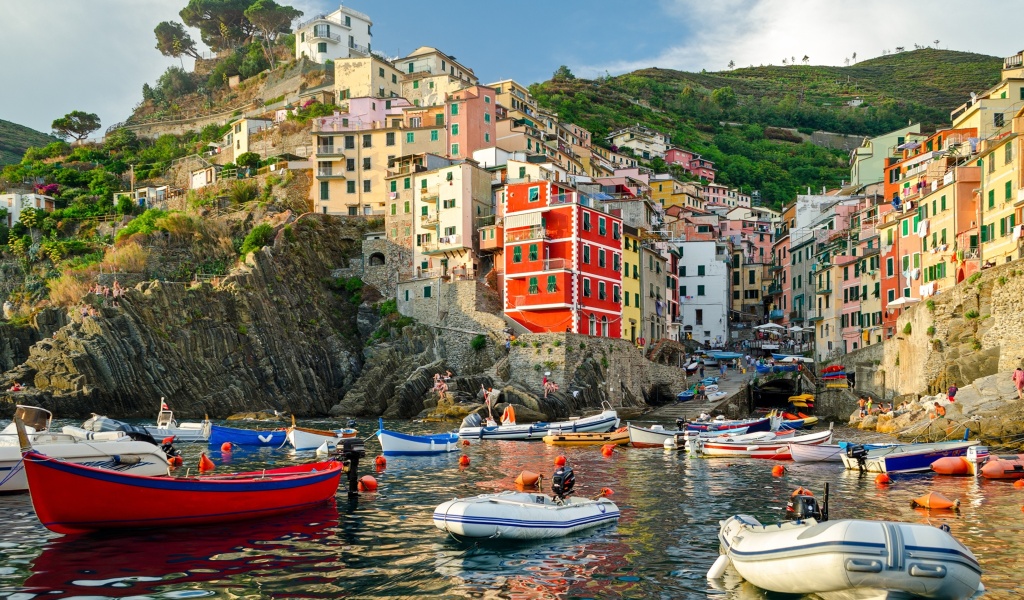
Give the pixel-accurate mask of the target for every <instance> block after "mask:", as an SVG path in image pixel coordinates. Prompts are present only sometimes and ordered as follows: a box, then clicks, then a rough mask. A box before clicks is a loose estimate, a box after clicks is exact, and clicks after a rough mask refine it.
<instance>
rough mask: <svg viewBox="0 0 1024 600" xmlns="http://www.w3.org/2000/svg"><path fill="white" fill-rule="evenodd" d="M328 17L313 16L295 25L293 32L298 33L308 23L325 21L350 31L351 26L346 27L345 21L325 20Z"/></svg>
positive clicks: (324, 15)
mask: <svg viewBox="0 0 1024 600" xmlns="http://www.w3.org/2000/svg"><path fill="white" fill-rule="evenodd" d="M353 12H354V11H353ZM328 16H330V15H329V14H327V13H320V14H318V15H314V16H313V17H311V18H309V19H306V20H305V21H303V22H301V23H299V24H298V25H296V26H295V31H298V30H300V29H302V28H304V27H306V26H307V25H309V24H310V23H312V22H313V21H327V22H328V23H333V24H335V25H341V26H342V27H344V28H345V29H352V26H351V25H347V24H346V23H345V20H344V19H339V20H335V19H328V18H327V17H328ZM364 17H365V15H364ZM365 19H366V20H367V21H368V20H369V17H365Z"/></svg>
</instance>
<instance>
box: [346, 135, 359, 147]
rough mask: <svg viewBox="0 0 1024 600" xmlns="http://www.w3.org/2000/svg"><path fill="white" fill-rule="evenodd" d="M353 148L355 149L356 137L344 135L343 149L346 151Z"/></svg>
mask: <svg viewBox="0 0 1024 600" xmlns="http://www.w3.org/2000/svg"><path fill="white" fill-rule="evenodd" d="M355 147H356V136H354V135H346V136H345V149H346V150H352V149H353V148H355Z"/></svg>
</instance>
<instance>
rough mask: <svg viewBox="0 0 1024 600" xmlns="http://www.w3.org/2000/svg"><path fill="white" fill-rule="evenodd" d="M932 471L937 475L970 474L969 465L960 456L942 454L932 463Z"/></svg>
mask: <svg viewBox="0 0 1024 600" xmlns="http://www.w3.org/2000/svg"><path fill="white" fill-rule="evenodd" d="M932 471H935V472H936V473H938V474H939V475H970V474H971V467H970V465H969V464H968V463H967V460H966V459H964V457H962V456H943V457H942V458H939V459H937V460H936V461H935V462H933V463H932Z"/></svg>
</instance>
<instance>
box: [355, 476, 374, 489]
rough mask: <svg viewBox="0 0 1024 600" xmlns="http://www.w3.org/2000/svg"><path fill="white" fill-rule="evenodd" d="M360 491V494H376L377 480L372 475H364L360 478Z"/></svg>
mask: <svg viewBox="0 0 1024 600" xmlns="http://www.w3.org/2000/svg"><path fill="white" fill-rule="evenodd" d="M359 491H360V492H376V491H377V479H376V478H374V477H373V476H372V475H363V476H362V477H360V478H359Z"/></svg>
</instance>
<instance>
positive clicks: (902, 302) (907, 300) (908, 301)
mask: <svg viewBox="0 0 1024 600" xmlns="http://www.w3.org/2000/svg"><path fill="white" fill-rule="evenodd" d="M920 301H921V299H920V298H907V297H905V296H903V297H900V298H897V299H895V300H893V301H892V302H890V303H889V304H888V305H887V306H889V307H893V306H895V307H901V306H906V305H908V304H914V303H915V302H920Z"/></svg>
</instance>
